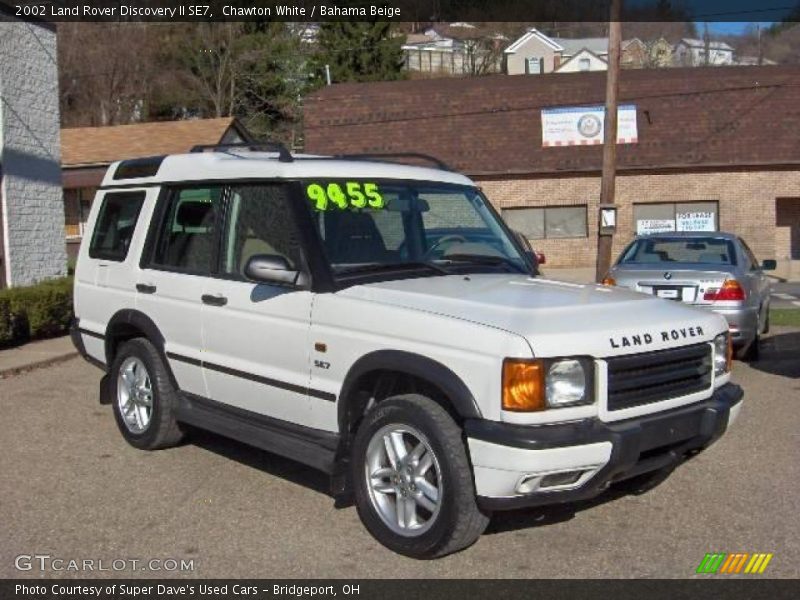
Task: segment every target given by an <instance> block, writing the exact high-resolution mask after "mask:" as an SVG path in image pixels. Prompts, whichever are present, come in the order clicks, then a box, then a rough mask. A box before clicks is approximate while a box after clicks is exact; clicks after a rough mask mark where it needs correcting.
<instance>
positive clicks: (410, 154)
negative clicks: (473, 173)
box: [332, 152, 453, 171]
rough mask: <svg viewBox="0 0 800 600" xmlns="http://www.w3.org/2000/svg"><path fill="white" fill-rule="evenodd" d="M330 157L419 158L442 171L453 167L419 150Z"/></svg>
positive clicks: (352, 158)
mask: <svg viewBox="0 0 800 600" xmlns="http://www.w3.org/2000/svg"><path fill="white" fill-rule="evenodd" d="M332 158H335V159H342V160H373V161H378V162H381V161H383V160H384V159H387V158H419V159H422V160H426V161H428V162H430V163H433V164H434V165H436V166H437V168H439V169H441V170H443V171H452V170H453V169H452V168H451V167H450V165H448V164H447V163H445V162H444V161H442V160H439V159H438V158H436V157H435V156H431V155H430V154H421V153H419V152H387V153H382V154H337V155H336V156H333V157H332Z"/></svg>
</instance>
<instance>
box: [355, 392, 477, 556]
mask: <svg viewBox="0 0 800 600" xmlns="http://www.w3.org/2000/svg"><path fill="white" fill-rule="evenodd" d="M352 464H353V481H354V484H355V486H354V487H355V498H356V506H357V508H358V514H359V516H360V517H361V521H362V522H363V523H364V525H365V526H366V528H367V529H368V530H369V532H370V533H371V534H372V535H373V536H374V537H375V539H377V540H378V541H379V542H380V543H381V544H383V545H384V546H386V547H387V548H389V549H391V550H393V551H395V552H398V553H400V554H404V555H406V556H410V557H412V558H436V557H440V556H444V555H446V554H450V553H453V552H457V551H459V550H461V549H463V548H466V547H467V546H469V545H471V544H472V543H473V542H475V540H477V539H478V537H480V535H481V533H483V531H484V529H486V526H487V525H488V523H489V517H488V516H487V515H485V514H484V513H482V512H481V511H480V510H479V509H478V506H477V503H476V499H475V486H474V484H473V481H472V469H471V467H470V463H469V460H468V459H467V453H466V448H465V446H464V442H463V440H462V436H461V429H460V428H459V427H458V425H456V423H455V421H453V419H452V417H451V416H450V415H449V414H448V413H447V411H445V410H444V409H443V408H442V407H441V406H439V405H438V404H437V403H435V402H434V401H433V400H431V399H429V398H426V397H425V396H420V395H417V394H407V395H402V396H395V397H392V398H388V399H386V400H384V401H383V402H381V403H380V404H378V405H377V406H376V407H375V408H374V409H373V410H372V411H370V412H369V413H368V414H367V415H366V416H365V417H364V421H363V422H362V423H361V426H360V427H359V428H358V431H357V433H356V436H355V440H354V443H353V460H352Z"/></svg>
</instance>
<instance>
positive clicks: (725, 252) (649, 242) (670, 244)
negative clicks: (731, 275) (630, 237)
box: [619, 237, 736, 265]
mask: <svg viewBox="0 0 800 600" xmlns="http://www.w3.org/2000/svg"><path fill="white" fill-rule="evenodd" d="M619 262H620V263H621V264H629V263H638V264H642V263H665V262H666V263H669V262H680V263H696V264H708V265H735V264H736V254H735V252H734V249H733V243H732V242H731V241H730V240H725V239H721V238H714V237H692V238H680V237H657V238H642V239H639V240H636V241H635V242H633V243H632V244H631V245H630V246H629V247H628V249H627V250H626V251H625V253H624V254H623V255H622V258H621V259H620V261H619Z"/></svg>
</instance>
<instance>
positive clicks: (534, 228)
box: [503, 204, 588, 240]
mask: <svg viewBox="0 0 800 600" xmlns="http://www.w3.org/2000/svg"><path fill="white" fill-rule="evenodd" d="M503 218H504V219H505V220H506V223H508V226H509V227H511V229H514V230H515V231H519V232H520V233H522V234H523V235H524V236H525V237H526V238H528V239H529V240H539V239H558V238H583V237H587V235H588V233H587V231H588V226H587V222H586V205H585V204H581V205H578V206H547V207H543V208H506V209H503Z"/></svg>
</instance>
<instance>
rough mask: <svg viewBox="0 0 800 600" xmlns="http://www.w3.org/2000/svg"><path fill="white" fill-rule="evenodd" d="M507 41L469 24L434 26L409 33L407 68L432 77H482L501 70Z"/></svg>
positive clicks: (406, 53) (406, 42)
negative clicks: (502, 48)
mask: <svg viewBox="0 0 800 600" xmlns="http://www.w3.org/2000/svg"><path fill="white" fill-rule="evenodd" d="M504 42H505V38H503V37H502V36H500V35H497V34H491V33H487V32H485V31H483V30H482V29H480V28H478V27H476V26H475V25H472V24H470V23H450V24H440V25H434V26H432V27H429V28H428V29H426V30H425V31H424V32H423V33H421V34H419V33H417V34H413V33H412V34H409V35H408V36H407V37H406V41H405V43H404V44H403V46H402V50H403V57H404V68H405V69H406V70H407V71H410V72H414V73H422V74H429V75H483V74H486V73H498V72H500V70H501V68H502V60H501V53H500V51H499V50H500V47H501V46H502V45H503V44H504Z"/></svg>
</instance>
